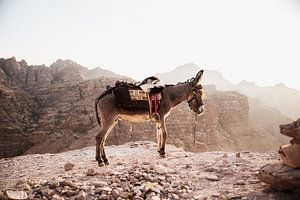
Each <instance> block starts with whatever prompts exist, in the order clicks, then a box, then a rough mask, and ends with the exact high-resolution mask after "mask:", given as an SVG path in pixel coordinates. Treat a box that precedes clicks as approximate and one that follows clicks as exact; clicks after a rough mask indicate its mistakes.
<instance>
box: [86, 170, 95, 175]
mask: <svg viewBox="0 0 300 200" xmlns="http://www.w3.org/2000/svg"><path fill="white" fill-rule="evenodd" d="M86 175H87V176H95V175H96V172H95V170H94V169H88V171H87V172H86Z"/></svg>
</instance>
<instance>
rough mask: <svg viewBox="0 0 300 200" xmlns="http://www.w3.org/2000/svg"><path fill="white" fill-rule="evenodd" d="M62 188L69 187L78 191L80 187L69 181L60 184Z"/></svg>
mask: <svg viewBox="0 0 300 200" xmlns="http://www.w3.org/2000/svg"><path fill="white" fill-rule="evenodd" d="M59 184H60V185H61V186H63V187H64V186H69V187H70V188H72V189H73V190H74V189H75V190H76V189H78V186H77V185H76V184H75V183H73V182H72V181H69V180H63V181H61V182H60V183H59Z"/></svg>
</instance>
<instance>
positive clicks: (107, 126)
mask: <svg viewBox="0 0 300 200" xmlns="http://www.w3.org/2000/svg"><path fill="white" fill-rule="evenodd" d="M115 124H116V120H111V121H110V122H109V123H108V122H106V123H102V127H101V129H100V131H99V133H98V134H97V136H96V160H97V161H98V165H99V167H101V166H104V164H105V163H107V164H108V159H107V158H106V155H105V152H104V143H105V139H106V137H107V135H108V134H109V132H110V131H111V130H112V128H113V127H114V125H115ZM103 152H104V156H103Z"/></svg>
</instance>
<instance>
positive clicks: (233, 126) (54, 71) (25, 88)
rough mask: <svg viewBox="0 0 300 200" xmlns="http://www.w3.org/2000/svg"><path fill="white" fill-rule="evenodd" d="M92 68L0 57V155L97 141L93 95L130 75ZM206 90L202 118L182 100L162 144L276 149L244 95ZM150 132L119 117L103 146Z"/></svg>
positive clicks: (199, 148)
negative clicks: (255, 120)
mask: <svg viewBox="0 0 300 200" xmlns="http://www.w3.org/2000/svg"><path fill="white" fill-rule="evenodd" d="M95 70H96V71H94V72H95V73H91V70H88V69H87V68H85V67H82V66H81V65H79V64H77V63H75V62H73V61H69V60H66V61H63V60H58V61H57V62H55V63H54V64H52V65H51V66H50V67H46V66H28V65H27V64H26V62H25V61H21V62H17V61H16V59H15V58H11V59H0V102H1V104H0V114H1V115H0V122H1V125H0V133H1V134H0V157H10V156H15V155H20V154H23V153H45V152H60V151H64V150H70V149H76V148H82V147H84V146H89V145H95V140H94V138H95V135H96V134H97V131H98V130H99V127H98V125H97V123H96V120H95V112H94V100H95V98H97V97H98V95H100V94H101V93H102V91H103V90H104V88H105V85H106V84H114V83H115V81H116V80H117V79H122V80H130V79H129V78H126V77H119V78H117V75H116V74H114V73H112V72H108V71H103V76H102V73H101V69H100V68H97V69H95ZM96 72H97V74H98V76H96V75H95V74H96ZM104 75H105V76H104ZM97 77H98V79H91V78H97ZM114 77H116V78H114ZM206 90H207V100H206V102H205V106H206V111H205V112H204V114H203V115H202V116H199V117H197V118H195V115H194V113H193V112H192V111H190V109H189V107H188V106H187V104H186V103H182V104H180V105H179V106H178V107H176V109H174V110H172V112H171V115H170V116H169V118H168V119H167V129H168V133H169V137H168V140H167V143H171V144H175V145H177V146H181V147H184V148H185V149H187V150H191V151H206V150H253V151H266V150H270V149H272V147H276V148H277V146H278V143H280V140H278V138H277V136H276V135H274V134H271V133H270V132H269V131H268V130H265V129H263V128H259V127H257V126H256V125H255V124H254V123H252V121H251V120H249V105H248V100H247V98H246V96H244V95H241V94H238V93H235V92H219V91H216V90H215V88H214V87H213V86H207V87H206ZM155 135H156V134H155V127H154V125H152V124H151V123H148V122H145V123H140V124H129V123H126V122H119V123H118V124H117V125H116V127H115V128H114V129H113V131H112V133H111V134H110V136H109V138H108V141H107V144H123V143H125V142H128V141H135V140H143V139H145V140H148V139H149V140H155Z"/></svg>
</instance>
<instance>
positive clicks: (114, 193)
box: [111, 189, 120, 198]
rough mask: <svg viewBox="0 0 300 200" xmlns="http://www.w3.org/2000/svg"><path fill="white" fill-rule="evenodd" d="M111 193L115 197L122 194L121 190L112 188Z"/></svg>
mask: <svg viewBox="0 0 300 200" xmlns="http://www.w3.org/2000/svg"><path fill="white" fill-rule="evenodd" d="M111 195H112V196H113V197H114V198H118V197H119V196H120V192H119V190H118V189H112V191H111Z"/></svg>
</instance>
